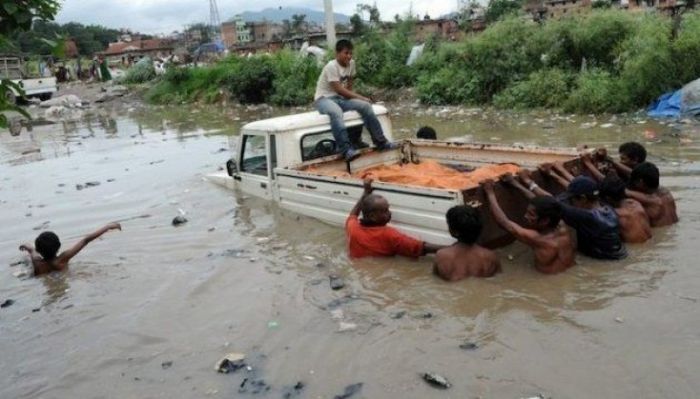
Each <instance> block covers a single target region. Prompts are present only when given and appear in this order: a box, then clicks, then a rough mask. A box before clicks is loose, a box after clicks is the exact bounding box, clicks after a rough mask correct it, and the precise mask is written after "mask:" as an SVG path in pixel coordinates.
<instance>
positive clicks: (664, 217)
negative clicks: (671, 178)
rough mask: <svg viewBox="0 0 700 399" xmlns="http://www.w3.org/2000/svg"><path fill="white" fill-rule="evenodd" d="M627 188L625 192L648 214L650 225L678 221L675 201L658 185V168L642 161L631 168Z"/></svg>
mask: <svg viewBox="0 0 700 399" xmlns="http://www.w3.org/2000/svg"><path fill="white" fill-rule="evenodd" d="M628 187H629V189H628V190H626V191H625V194H626V195H627V196H628V197H629V198H632V199H635V200H637V201H639V203H641V204H642V206H643V207H644V210H645V211H646V213H647V215H649V223H650V224H651V227H662V226H668V225H671V224H674V223H676V222H678V215H677V214H676V201H675V200H674V199H673V195H672V194H671V192H670V191H668V189H666V188H665V187H661V186H659V169H658V168H657V167H656V165H654V164H653V163H651V162H644V163H641V164H639V165H637V166H636V167H635V168H634V169H632V173H631V174H630V180H629V185H628Z"/></svg>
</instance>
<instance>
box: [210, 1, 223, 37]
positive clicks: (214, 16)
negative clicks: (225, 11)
mask: <svg viewBox="0 0 700 399" xmlns="http://www.w3.org/2000/svg"><path fill="white" fill-rule="evenodd" d="M209 26H210V27H211V28H210V29H211V30H212V31H213V33H214V34H215V35H216V36H218V37H217V38H218V39H221V40H223V38H224V35H223V29H222V28H221V19H220V18H219V6H218V5H217V4H216V0H209Z"/></svg>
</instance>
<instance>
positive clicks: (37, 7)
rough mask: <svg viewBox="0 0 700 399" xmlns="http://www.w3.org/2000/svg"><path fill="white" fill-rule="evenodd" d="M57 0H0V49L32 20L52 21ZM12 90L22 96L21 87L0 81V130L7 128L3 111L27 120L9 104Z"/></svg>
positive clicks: (4, 80) (27, 116) (26, 28)
mask: <svg viewBox="0 0 700 399" xmlns="http://www.w3.org/2000/svg"><path fill="white" fill-rule="evenodd" d="M59 5H60V4H59V2H58V1H57V0H23V1H17V0H0V47H4V48H7V47H8V46H11V45H8V43H9V40H8V36H9V35H11V34H14V33H18V32H21V31H25V30H28V29H29V28H30V27H31V26H32V21H33V20H34V19H38V20H46V19H53V17H54V16H55V15H56V13H57V12H58V8H59ZM13 90H14V91H15V92H17V93H19V94H20V96H22V95H23V94H24V91H23V90H22V88H21V87H19V86H18V85H17V84H15V83H14V82H12V81H9V80H7V79H2V80H0V128H5V127H7V116H6V115H5V114H4V113H3V112H5V111H15V112H19V113H20V114H22V115H23V116H24V117H26V118H29V117H30V116H29V114H28V113H27V111H25V110H23V109H22V108H19V107H17V106H16V105H15V104H14V103H11V102H10V99H11V98H14V97H15V96H14V94H13Z"/></svg>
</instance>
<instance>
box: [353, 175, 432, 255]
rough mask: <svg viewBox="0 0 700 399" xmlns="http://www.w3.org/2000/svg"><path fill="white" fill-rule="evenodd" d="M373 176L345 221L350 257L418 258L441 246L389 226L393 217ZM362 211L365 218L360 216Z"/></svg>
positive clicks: (368, 180)
mask: <svg viewBox="0 0 700 399" xmlns="http://www.w3.org/2000/svg"><path fill="white" fill-rule="evenodd" d="M372 190H373V188H372V180H370V179H366V180H365V181H364V192H363V194H362V197H360V199H359V200H358V201H357V204H355V206H354V207H353V208H352V210H351V211H350V215H349V216H348V218H347V220H346V222H345V233H346V235H347V240H348V252H349V254H350V257H351V258H362V257H366V256H394V255H402V256H408V257H411V258H417V257H419V256H423V255H425V254H428V253H434V252H436V251H437V250H438V249H440V248H442V246H440V245H434V244H429V243H427V242H424V241H420V240H417V239H415V238H413V237H409V236H407V235H406V234H403V233H401V232H400V231H398V230H396V229H395V228H393V227H389V226H387V223H389V221H391V211H389V202H388V201H387V200H386V198H384V197H382V196H381V195H375V194H372ZM360 212H362V219H361V220H360V219H359V216H360Z"/></svg>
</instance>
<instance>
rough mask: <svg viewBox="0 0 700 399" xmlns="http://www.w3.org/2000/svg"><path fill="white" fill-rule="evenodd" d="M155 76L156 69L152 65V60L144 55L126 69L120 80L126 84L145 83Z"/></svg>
mask: <svg viewBox="0 0 700 399" xmlns="http://www.w3.org/2000/svg"><path fill="white" fill-rule="evenodd" d="M155 77H156V70H155V68H154V67H153V61H152V60H151V59H150V58H149V57H144V58H142V59H140V60H139V62H137V63H136V64H134V65H133V66H132V67H131V68H129V69H128V70H127V71H126V75H125V76H124V78H123V79H122V82H123V83H127V84H137V83H145V82H148V81H150V80H153V79H155Z"/></svg>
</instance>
